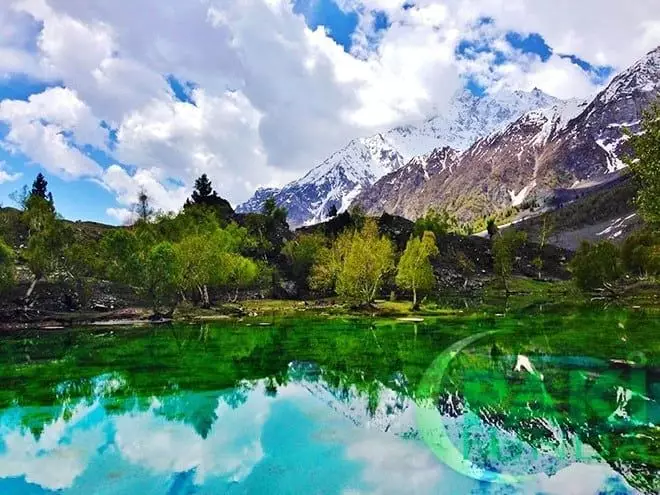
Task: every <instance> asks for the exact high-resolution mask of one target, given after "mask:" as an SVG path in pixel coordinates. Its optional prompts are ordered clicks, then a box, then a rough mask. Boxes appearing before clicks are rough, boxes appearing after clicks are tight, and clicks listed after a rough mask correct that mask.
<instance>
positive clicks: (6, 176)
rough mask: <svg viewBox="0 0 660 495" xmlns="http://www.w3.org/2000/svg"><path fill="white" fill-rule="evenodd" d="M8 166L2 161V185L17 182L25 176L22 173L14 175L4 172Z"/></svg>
mask: <svg viewBox="0 0 660 495" xmlns="http://www.w3.org/2000/svg"><path fill="white" fill-rule="evenodd" d="M6 165H7V164H6V163H5V162H3V161H0V184H5V183H6V182H13V181H15V180H18V179H20V178H21V177H22V176H23V174H22V173H20V172H17V173H15V174H12V173H11V172H8V171H7V170H4V169H5V167H6Z"/></svg>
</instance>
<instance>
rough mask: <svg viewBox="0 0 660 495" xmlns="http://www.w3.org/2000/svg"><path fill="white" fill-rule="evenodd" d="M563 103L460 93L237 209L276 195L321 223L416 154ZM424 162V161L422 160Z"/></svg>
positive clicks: (294, 213) (459, 146)
mask: <svg viewBox="0 0 660 495" xmlns="http://www.w3.org/2000/svg"><path fill="white" fill-rule="evenodd" d="M554 103H558V100H557V99H555V98H553V97H551V96H548V95H546V94H545V93H543V92H541V91H539V90H534V91H532V92H529V93H526V92H522V91H516V92H513V93H508V92H502V93H499V94H496V95H493V96H485V97H476V96H474V95H473V94H471V93H470V92H468V91H462V92H459V93H457V94H456V95H454V97H453V98H452V100H451V102H450V104H449V106H448V108H447V109H446V111H445V112H443V113H442V114H441V115H437V116H435V117H433V118H431V119H428V120H426V121H425V122H422V123H420V124H418V125H407V126H401V127H396V128H394V129H392V130H390V131H388V132H385V133H381V134H376V135H374V136H371V137H368V138H362V139H355V140H353V141H351V142H350V143H349V144H348V145H347V146H346V147H345V148H343V149H341V150H339V151H337V152H335V153H334V154H332V155H331V156H330V157H328V158H327V159H326V160H324V161H323V162H322V163H321V164H319V165H318V166H316V167H315V168H313V169H312V170H311V171H310V172H309V173H308V174H306V175H305V176H304V177H302V178H301V179H298V180H296V181H294V182H291V183H290V184H287V185H286V186H284V187H283V188H282V189H279V190H278V189H259V190H257V192H256V193H255V195H254V196H253V197H252V198H251V199H250V200H248V201H247V202H246V203H244V204H242V205H240V206H238V208H237V212H239V213H245V212H250V211H258V210H259V209H260V208H261V205H262V204H263V202H264V200H265V199H266V198H268V197H270V196H273V197H274V198H275V200H276V202H277V203H278V205H281V206H284V207H286V208H287V210H288V212H289V216H288V219H289V223H290V224H291V225H292V226H294V227H297V226H301V225H304V224H311V223H315V222H319V221H321V220H323V219H324V218H326V216H327V211H328V209H329V208H330V207H331V206H332V205H334V206H336V207H337V209H338V210H339V211H340V212H341V211H343V210H345V209H347V208H348V207H349V206H350V204H351V203H352V201H353V200H354V198H355V197H356V196H357V195H358V194H359V193H360V192H361V191H362V190H364V189H367V188H369V186H371V185H372V184H373V183H374V182H376V181H377V180H378V179H380V178H381V177H383V176H384V175H386V174H388V173H391V172H394V171H397V170H399V169H400V168H401V167H402V166H403V165H404V164H406V163H407V162H408V161H409V160H410V159H411V158H413V157H415V156H418V155H421V154H423V153H427V152H431V151H432V150H433V149H434V148H437V147H440V148H442V147H450V148H453V149H456V150H464V149H466V148H467V147H469V146H470V145H471V144H472V143H473V142H474V141H476V140H477V139H479V138H480V137H483V136H485V135H487V134H488V133H489V132H491V131H493V130H494V129H497V128H498V127H500V126H502V125H504V124H506V123H508V122H511V121H513V120H515V119H516V118H518V117H519V116H520V115H522V114H524V113H525V112H527V111H529V110H531V109H535V108H541V107H545V106H548V105H552V104H554ZM420 163H421V161H420Z"/></svg>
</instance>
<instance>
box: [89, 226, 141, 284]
mask: <svg viewBox="0 0 660 495" xmlns="http://www.w3.org/2000/svg"><path fill="white" fill-rule="evenodd" d="M99 247H100V249H99V251H100V254H101V257H102V258H103V260H104V265H105V266H104V272H105V275H106V276H107V277H108V279H109V280H112V281H114V282H118V283H122V284H127V285H133V286H137V285H139V284H140V281H141V280H142V279H143V269H144V256H145V252H146V250H147V248H146V246H145V245H144V244H143V243H142V242H141V240H140V239H139V238H138V236H137V235H136V234H135V232H134V231H133V230H128V229H113V230H111V231H110V232H108V233H107V234H106V235H105V236H104V237H103V238H102V239H101V242H100V246H99Z"/></svg>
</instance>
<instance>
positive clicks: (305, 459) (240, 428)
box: [0, 310, 660, 494]
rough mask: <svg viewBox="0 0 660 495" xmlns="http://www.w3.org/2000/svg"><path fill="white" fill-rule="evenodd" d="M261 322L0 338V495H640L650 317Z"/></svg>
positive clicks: (653, 400)
mask: <svg viewBox="0 0 660 495" xmlns="http://www.w3.org/2000/svg"><path fill="white" fill-rule="evenodd" d="M272 323H273V324H272V325H271V326H268V327H266V326H264V327H247V326H246V325H245V324H243V323H239V322H223V323H213V324H204V325H174V326H170V327H157V328H144V327H143V328H120V329H119V328H118V329H112V330H109V329H107V328H106V329H103V330H99V329H80V330H73V331H57V332H53V331H25V332H21V333H17V334H9V335H3V336H2V339H0V493H3V494H4V493H50V492H53V491H60V492H64V493H140V492H142V491H144V492H145V493H225V492H227V493H228V492H232V493H235V492H238V493H310V492H312V493H346V492H349V493H350V492H353V493H452V494H453V493H492V492H493V491H495V492H496V493H540V492H542V493H567V492H576V491H577V492H578V493H637V492H639V493H658V492H659V491H660V486H659V485H658V483H659V478H658V469H659V468H660V453H659V452H658V445H660V442H659V440H660V430H658V427H657V426H656V425H658V420H659V419H660V418H659V416H660V408H659V406H658V400H660V371H659V370H660V366H659V365H658V363H659V362H660V339H659V338H658V335H659V334H658V330H660V325H659V324H658V322H657V320H656V319H655V318H654V317H652V316H649V315H645V314H644V313H635V312H630V313H629V312H625V311H590V310H585V311H583V312H578V313H572V314H560V313H556V314H534V315H525V316H520V317H506V318H488V317H484V318H475V317H469V318H468V317H465V318H453V317H446V318H438V319H427V320H426V321H424V322H415V323H411V322H405V323H404V322H399V323H397V322H392V321H383V320H380V321H379V320H359V319H354V320H319V319H310V318H308V319H286V318H283V319H277V320H273V322H272ZM480 334H483V335H485V337H483V338H480V339H476V340H474V341H473V342H471V343H470V345H468V346H466V347H465V348H463V349H461V350H460V352H457V353H456V354H455V355H453V356H452V359H451V360H449V362H448V364H447V366H446V369H445V370H443V373H442V376H435V377H434V380H435V381H434V382H433V383H432V385H433V386H432V387H430V388H428V387H427V388H424V387H423V386H420V385H423V382H424V379H425V377H428V376H429V373H431V374H432V370H433V368H432V364H433V363H434V362H435V361H436V360H437V359H438V356H441V355H442V354H443V352H445V351H446V350H447V349H448V348H450V347H451V346H452V345H455V344H456V343H457V342H459V341H462V340H464V339H466V338H470V337H471V336H477V335H480ZM519 356H526V357H527V358H529V362H530V364H532V365H533V368H534V373H529V372H527V371H520V372H516V371H514V367H515V365H516V362H517V360H518V357H519ZM429 370H431V372H430V371H429ZM430 389H432V392H429V390H430ZM428 401H431V402H430V403H431V404H432V407H431V411H432V412H433V413H434V414H435V416H434V418H435V419H434V420H433V421H434V422H432V423H430V424H425V425H422V426H423V427H422V428H421V430H420V424H419V421H418V420H419V418H418V412H419V410H420V404H423V403H424V404H428ZM429 429H430V430H433V429H436V431H438V432H442V434H443V435H444V437H443V438H445V439H446V440H447V441H449V442H451V446H452V447H453V451H452V452H453V453H454V454H453V455H455V453H456V452H458V455H459V457H460V459H459V460H460V461H461V462H465V461H467V462H468V463H469V464H460V463H459V465H458V467H457V465H456V463H454V462H452V460H451V459H450V458H449V454H447V452H446V451H440V452H437V451H436V449H434V448H433V445H432V441H433V436H431V439H430V440H429V438H428V436H427V433H428V430H429ZM462 465H469V466H470V469H468V470H465V469H462V468H461V467H460V466H462ZM578 488H579V490H578Z"/></svg>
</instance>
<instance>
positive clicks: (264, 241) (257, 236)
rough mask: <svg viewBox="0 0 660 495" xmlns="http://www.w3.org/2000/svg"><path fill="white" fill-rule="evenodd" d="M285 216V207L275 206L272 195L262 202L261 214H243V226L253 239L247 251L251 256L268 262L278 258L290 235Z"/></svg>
mask: <svg viewBox="0 0 660 495" xmlns="http://www.w3.org/2000/svg"><path fill="white" fill-rule="evenodd" d="M286 216H287V211H286V209H285V208H282V207H279V206H277V203H276V202H275V198H273V197H270V198H268V199H267V200H266V201H265V202H264V204H263V205H262V208H261V214H258V213H248V214H247V215H246V216H245V219H244V223H245V226H246V227H247V229H248V232H249V233H250V235H251V236H252V238H253V240H254V244H253V246H252V248H251V249H250V251H249V252H250V254H251V255H252V256H253V257H255V258H261V259H262V260H263V261H269V262H273V261H275V260H276V259H277V258H278V256H279V255H280V254H281V252H282V247H284V242H285V241H286V240H287V239H288V238H289V237H290V231H289V225H288V224H287V222H286Z"/></svg>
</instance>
